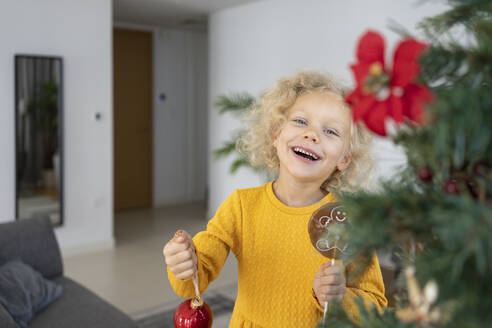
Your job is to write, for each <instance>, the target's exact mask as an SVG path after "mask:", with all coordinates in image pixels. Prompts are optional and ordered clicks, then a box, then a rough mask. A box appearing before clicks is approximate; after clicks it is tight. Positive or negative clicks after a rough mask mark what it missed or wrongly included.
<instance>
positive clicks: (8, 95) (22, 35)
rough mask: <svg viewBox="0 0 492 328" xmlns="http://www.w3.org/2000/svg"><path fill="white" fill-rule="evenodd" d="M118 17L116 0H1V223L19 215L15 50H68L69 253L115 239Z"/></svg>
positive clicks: (64, 231)
mask: <svg viewBox="0 0 492 328" xmlns="http://www.w3.org/2000/svg"><path fill="white" fill-rule="evenodd" d="M111 16H112V12H111V0H84V1H65V0H43V1H37V0H2V1H1V2H0V73H1V74H0V154H2V157H0V181H1V183H0V221H2V222H5V221H12V220H14V216H15V138H14V66H13V65H14V55H15V54H40V55H56V56H61V57H62V58H63V68H64V71H63V79H64V81H63V82H64V85H63V89H64V95H63V97H64V99H63V100H64V104H63V105H64V108H63V109H64V122H63V124H64V129H65V135H64V146H65V149H64V151H65V154H64V162H65V172H64V174H65V185H64V186H65V190H64V191H65V204H64V206H65V207H64V209H65V217H64V225H63V226H62V227H60V228H57V229H56V230H55V231H56V235H57V238H58V240H59V242H60V245H61V247H62V249H63V251H64V252H69V251H70V250H74V249H77V248H80V247H82V248H84V247H88V246H91V245H92V246H94V245H99V246H103V245H105V246H109V245H112V244H113V225H112V224H113V205H112V204H113V191H112V189H113V146H112V145H113V130H112V129H113V128H112V57H111V53H112V50H111V49H112V37H111V35H112V34H111V28H112V26H111V24H112V18H111ZM95 112H101V113H102V120H101V121H95V120H94V113H95Z"/></svg>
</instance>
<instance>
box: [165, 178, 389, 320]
mask: <svg viewBox="0 0 492 328" xmlns="http://www.w3.org/2000/svg"><path fill="white" fill-rule="evenodd" d="M272 183H273V182H269V183H267V184H265V185H263V186H261V187H257V188H249V189H241V190H235V191H234V192H233V193H232V194H231V195H230V196H229V197H228V198H227V199H226V200H225V201H224V203H222V205H221V206H220V207H219V209H218V210H217V213H216V214H215V216H214V217H213V218H212V219H211V220H210V221H209V223H208V225H207V230H206V231H202V232H200V233H198V234H197V235H196V236H195V237H194V238H193V241H194V243H195V246H196V253H197V258H198V274H199V284H200V292H201V293H203V292H204V291H205V289H206V288H207V286H208V284H209V283H210V282H211V281H213V280H214V279H216V278H217V276H218V275H219V273H220V270H221V268H222V266H223V265H224V262H225V260H226V258H227V256H228V254H229V250H231V251H232V252H233V253H234V255H235V256H236V258H237V260H238V273H239V277H238V295H237V299H236V303H235V306H234V311H233V314H232V318H231V322H230V326H229V327H233V328H236V327H248V328H249V327H265V328H270V327H295V328H301V327H309V328H312V327H315V326H316V325H317V324H318V323H319V322H320V319H321V317H322V314H323V308H322V307H321V306H320V305H319V304H318V302H317V300H316V298H315V297H314V295H313V292H312V286H313V280H314V276H315V274H316V272H317V271H318V270H319V268H320V267H321V265H322V264H323V263H326V262H327V261H329V260H328V259H327V258H325V257H323V256H322V255H321V254H319V253H318V252H317V251H316V250H315V249H314V247H313V246H312V245H311V242H310V239H309V235H308V231H307V227H308V221H309V219H310V217H311V214H312V213H313V212H314V211H315V210H316V209H318V208H319V207H320V206H322V205H324V204H326V203H329V202H334V201H335V199H334V198H333V196H332V194H331V193H330V194H328V195H326V196H325V197H324V198H323V199H321V200H320V201H319V202H317V203H315V204H313V205H310V206H306V207H289V206H287V205H285V204H283V203H282V202H280V201H279V200H278V199H277V197H276V196H275V194H274V193H273V188H272ZM168 277H169V282H170V283H171V286H172V287H173V288H174V290H175V292H176V293H177V294H178V295H180V296H181V297H193V296H195V290H194V287H193V283H192V281H191V279H188V280H179V279H177V278H176V277H175V276H174V274H172V273H171V272H170V271H169V270H168ZM355 295H362V296H363V298H364V300H365V302H366V303H367V304H368V303H372V304H374V305H375V306H376V307H377V308H378V309H381V308H382V307H384V306H386V304H387V301H386V298H385V297H384V285H383V279H382V276H381V271H380V268H379V263H378V260H377V257H374V259H373V261H372V263H371V265H370V267H369V268H368V270H367V271H366V272H365V274H364V275H362V276H361V277H360V278H358V279H357V280H356V281H348V282H347V292H346V294H345V297H344V299H343V301H342V305H343V306H344V308H345V309H346V310H348V312H349V314H350V315H351V316H352V317H353V319H354V320H357V306H356V305H355V303H354V296H355Z"/></svg>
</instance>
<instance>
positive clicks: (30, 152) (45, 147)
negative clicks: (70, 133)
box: [15, 55, 63, 225]
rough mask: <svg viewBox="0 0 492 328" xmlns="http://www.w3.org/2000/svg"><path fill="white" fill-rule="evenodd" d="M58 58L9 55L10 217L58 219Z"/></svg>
mask: <svg viewBox="0 0 492 328" xmlns="http://www.w3.org/2000/svg"><path fill="white" fill-rule="evenodd" d="M62 76H63V75H62V59H61V58H60V57H49V56H29V55H17V56H15V135H16V178H17V181H16V187H17V191H16V218H17V220H24V219H32V218H39V217H47V218H49V219H50V220H51V222H52V223H53V225H61V224H62V223H63V125H62V123H63V120H62V113H63V110H62V85H63V84H62Z"/></svg>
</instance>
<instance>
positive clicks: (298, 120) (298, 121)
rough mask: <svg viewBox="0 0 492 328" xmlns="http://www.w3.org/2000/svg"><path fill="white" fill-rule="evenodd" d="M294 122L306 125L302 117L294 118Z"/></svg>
mask: <svg viewBox="0 0 492 328" xmlns="http://www.w3.org/2000/svg"><path fill="white" fill-rule="evenodd" d="M294 122H296V123H298V124H302V125H306V124H307V123H306V121H304V120H303V119H300V118H296V119H295V120H294Z"/></svg>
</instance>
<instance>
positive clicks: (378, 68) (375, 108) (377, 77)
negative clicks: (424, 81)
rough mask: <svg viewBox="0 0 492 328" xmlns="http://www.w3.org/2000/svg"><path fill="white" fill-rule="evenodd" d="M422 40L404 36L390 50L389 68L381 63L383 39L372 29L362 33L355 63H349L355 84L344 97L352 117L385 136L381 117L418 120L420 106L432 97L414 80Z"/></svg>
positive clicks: (419, 118)
mask: <svg viewBox="0 0 492 328" xmlns="http://www.w3.org/2000/svg"><path fill="white" fill-rule="evenodd" d="M426 47H427V46H426V45H425V44H424V43H422V42H419V41H416V40H413V39H406V40H403V41H401V42H400V43H399V44H398V46H397V48H396V51H395V53H394V59H393V70H392V71H389V70H387V69H386V67H385V65H384V39H383V37H382V36H381V35H380V34H379V33H377V32H374V31H368V32H366V33H365V34H364V35H363V36H362V37H361V38H360V40H359V44H358V45H357V63H355V64H354V65H351V69H352V72H353V73H354V77H355V80H356V83H357V86H356V88H355V90H353V91H352V92H351V93H350V94H349V95H348V96H347V98H346V101H347V102H348V103H349V104H350V105H351V106H352V109H353V116H354V120H355V121H358V120H363V121H364V122H365V124H366V126H367V127H368V128H369V129H370V130H371V131H373V132H375V133H377V134H379V135H381V136H385V135H386V128H385V120H386V118H387V117H391V118H392V119H393V120H394V121H395V122H396V123H397V124H401V123H402V122H403V121H404V118H405V117H407V118H408V119H410V120H412V121H414V122H417V123H421V122H422V116H423V106H424V105H425V103H427V102H429V101H430V100H431V99H432V96H431V93H430V91H429V90H428V89H427V88H426V87H425V86H423V85H419V84H416V83H415V78H416V77H417V75H418V74H419V71H420V66H419V62H418V59H419V56H420V55H421V53H422V52H423V51H424V50H425V49H426Z"/></svg>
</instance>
